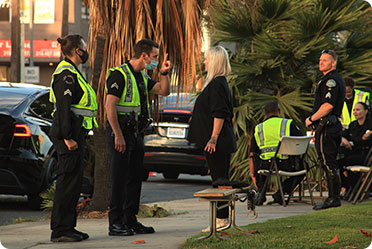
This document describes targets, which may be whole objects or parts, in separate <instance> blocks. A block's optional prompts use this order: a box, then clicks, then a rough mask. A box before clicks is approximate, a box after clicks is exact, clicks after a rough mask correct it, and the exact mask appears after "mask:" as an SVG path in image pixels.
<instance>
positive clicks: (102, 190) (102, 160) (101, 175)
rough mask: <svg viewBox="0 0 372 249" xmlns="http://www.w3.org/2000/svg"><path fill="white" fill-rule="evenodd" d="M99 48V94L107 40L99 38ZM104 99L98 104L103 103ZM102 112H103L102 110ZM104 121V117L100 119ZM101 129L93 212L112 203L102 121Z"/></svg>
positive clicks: (94, 84) (96, 145) (95, 73)
mask: <svg viewBox="0 0 372 249" xmlns="http://www.w3.org/2000/svg"><path fill="white" fill-rule="evenodd" d="M96 39H97V43H96V44H97V45H96V46H97V47H96V53H95V60H94V65H93V67H92V87H93V89H94V90H95V91H96V92H97V89H98V84H99V79H100V74H101V70H102V63H103V58H104V47H105V43H106V40H105V39H103V38H101V37H97V38H96ZM101 98H102V99H100V100H98V102H100V103H103V98H104V94H103V95H102V96H101ZM98 108H104V106H103V104H100V105H98ZM101 111H102V110H101ZM100 119H102V117H101V118H100ZM99 121H101V122H99V123H100V127H99V128H98V129H95V130H94V149H95V167H94V194H93V200H92V203H91V205H90V209H91V210H96V211H105V210H107V208H108V206H109V203H110V189H111V169H110V153H109V151H108V148H107V141H106V130H105V125H104V122H103V121H102V120H99Z"/></svg>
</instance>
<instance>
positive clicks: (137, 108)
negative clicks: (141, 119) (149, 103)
mask: <svg viewBox="0 0 372 249" xmlns="http://www.w3.org/2000/svg"><path fill="white" fill-rule="evenodd" d="M116 110H117V111H118V112H126V113H131V112H136V113H138V112H141V107H140V106H120V105H118V106H116Z"/></svg>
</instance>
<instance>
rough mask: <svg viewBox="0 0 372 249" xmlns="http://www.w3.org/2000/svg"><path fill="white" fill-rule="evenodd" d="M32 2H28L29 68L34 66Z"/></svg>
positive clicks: (32, 0)
mask: <svg viewBox="0 0 372 249" xmlns="http://www.w3.org/2000/svg"><path fill="white" fill-rule="evenodd" d="M33 26H34V0H30V22H29V30H30V67H33V66H34V29H33Z"/></svg>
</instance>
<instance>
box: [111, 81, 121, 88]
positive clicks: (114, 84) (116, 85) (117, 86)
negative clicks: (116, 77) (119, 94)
mask: <svg viewBox="0 0 372 249" xmlns="http://www.w3.org/2000/svg"><path fill="white" fill-rule="evenodd" d="M111 88H116V89H118V90H119V85H118V83H116V82H115V83H113V84H112V85H111Z"/></svg>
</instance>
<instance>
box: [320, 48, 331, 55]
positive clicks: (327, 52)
mask: <svg viewBox="0 0 372 249" xmlns="http://www.w3.org/2000/svg"><path fill="white" fill-rule="evenodd" d="M324 53H326V54H329V55H332V56H333V53H332V51H331V50H328V49H323V50H322V52H320V54H324Z"/></svg>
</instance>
